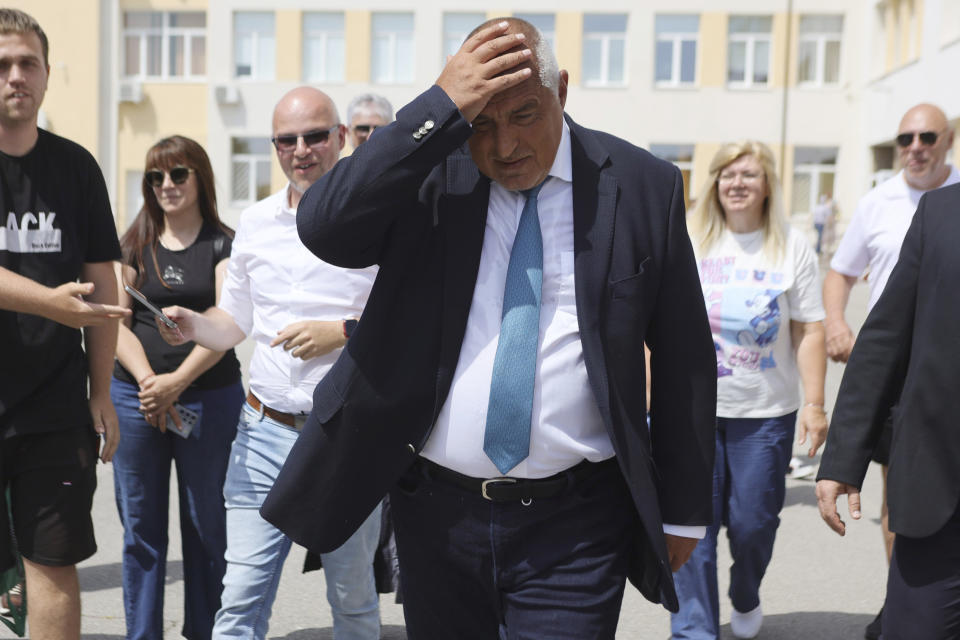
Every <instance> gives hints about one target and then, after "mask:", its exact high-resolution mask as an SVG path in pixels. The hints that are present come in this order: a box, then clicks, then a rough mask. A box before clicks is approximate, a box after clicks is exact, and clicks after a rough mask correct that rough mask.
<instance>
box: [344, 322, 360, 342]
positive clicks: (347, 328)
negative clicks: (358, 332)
mask: <svg viewBox="0 0 960 640" xmlns="http://www.w3.org/2000/svg"><path fill="white" fill-rule="evenodd" d="M358 322H359V321H358V320H357V319H356V318H346V319H345V320H344V321H343V337H344V338H349V337H350V336H352V335H353V331H354V329H356V328H357V323H358Z"/></svg>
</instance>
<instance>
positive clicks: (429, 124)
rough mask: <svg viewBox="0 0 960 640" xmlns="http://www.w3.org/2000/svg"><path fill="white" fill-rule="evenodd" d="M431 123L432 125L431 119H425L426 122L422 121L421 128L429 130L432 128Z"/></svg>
mask: <svg viewBox="0 0 960 640" xmlns="http://www.w3.org/2000/svg"><path fill="white" fill-rule="evenodd" d="M433 125H434V122H433V120H427V121H426V122H424V123H423V128H424V129H426V130H427V131H430V129H433Z"/></svg>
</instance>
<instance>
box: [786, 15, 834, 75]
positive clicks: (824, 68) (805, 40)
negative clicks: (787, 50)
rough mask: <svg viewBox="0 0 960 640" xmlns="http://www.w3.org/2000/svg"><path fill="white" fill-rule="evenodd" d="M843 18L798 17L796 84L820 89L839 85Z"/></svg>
mask: <svg viewBox="0 0 960 640" xmlns="http://www.w3.org/2000/svg"><path fill="white" fill-rule="evenodd" d="M842 33H843V16H800V44H799V49H798V65H799V66H798V68H797V80H798V82H799V83H800V84H804V85H812V86H823V85H829V84H837V83H838V82H840V38H841V34H842Z"/></svg>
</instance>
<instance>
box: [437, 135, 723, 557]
mask: <svg viewBox="0 0 960 640" xmlns="http://www.w3.org/2000/svg"><path fill="white" fill-rule="evenodd" d="M525 202H526V197H525V196H524V195H523V194H522V193H520V192H518V191H507V190H506V189H504V188H503V187H501V186H500V185H499V184H497V183H496V182H491V183H490V201H489V203H488V205H487V223H486V227H485V229H484V232H483V249H482V253H481V254H480V269H479V271H478V273H477V283H476V286H475V287H474V290H473V301H472V302H471V304H470V314H469V316H468V317H467V328H466V332H465V333H464V336H463V345H462V346H461V347H460V359H459V360H458V361H457V370H456V372H455V373H454V376H453V382H452V384H451V387H450V393H449V395H448V396H447V401H446V402H445V403H444V405H443V408H442V409H441V410H440V415H439V416H437V423H436V425H435V426H434V428H433V432H432V433H431V434H430V438H429V439H428V440H427V444H426V446H425V447H424V448H423V451H422V452H421V455H422V456H423V457H425V458H427V459H429V460H432V461H433V462H436V463H437V464H439V465H441V466H444V467H446V468H448V469H453V470H454V471H458V472H459V473H462V474H464V475H468V476H472V477H474V478H495V477H498V476H500V475H501V473H500V471H499V470H498V469H497V467H496V466H495V465H494V464H493V462H491V461H490V458H488V457H487V454H486V453H484V451H483V435H484V431H485V429H486V422H487V404H488V402H489V399H490V382H491V380H492V378H493V360H494V356H495V355H496V353H497V340H498V339H499V337H500V321H501V316H502V313H503V289H504V286H505V284H506V281H507V266H508V265H509V264H510V251H511V249H512V248H513V239H514V237H515V236H516V234H517V227H518V226H519V224H520V214H521V213H522V212H523V205H524V203H525ZM537 214H538V217H539V219H540V233H541V236H542V237H543V287H542V296H541V304H540V339H539V345H538V349H539V352H538V354H537V368H536V378H535V380H534V387H533V415H532V419H531V425H530V455H529V456H528V457H527V458H526V459H525V460H523V461H521V462H520V463H519V464H517V466H516V467H514V468H513V469H511V470H510V471H509V473H508V474H507V475H509V476H511V477H514V478H545V477H547V476H550V475H553V474H555V473H559V472H560V471H563V470H564V469H568V468H570V467H572V466H574V465H576V464H578V463H579V462H581V461H582V460H584V459H586V460H589V461H590V462H600V461H601V460H606V459H608V458H612V457H613V456H614V450H613V443H612V442H610V436H608V435H607V431H606V429H605V428H604V425H603V418H602V417H601V416H600V411H599V409H598V408H597V401H596V398H595V397H594V395H593V390H592V388H591V387H590V381H589V379H588V378H587V367H586V364H585V363H584V360H583V347H582V346H581V344H580V325H579V323H578V322H577V304H576V296H575V295H574V291H575V283H574V268H573V157H572V154H571V149H570V128H569V127H568V126H567V123H566V121H564V123H563V134H562V136H561V138H560V146H559V148H558V149H557V157H556V158H555V159H554V161H553V166H552V167H551V168H550V172H549V174H548V178H547V180H546V181H545V182H544V184H543V188H542V189H541V190H540V194H539V196H538V198H537ZM638 383H639V381H638ZM642 392H643V390H642V389H640V390H639V391H638V393H642ZM663 529H664V531H665V532H666V533H670V534H673V535H679V536H684V537H689V538H703V536H704V534H705V533H706V527H696V526H694V527H688V526H680V525H671V524H664V525H663Z"/></svg>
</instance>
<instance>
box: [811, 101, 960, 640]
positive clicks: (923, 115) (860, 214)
mask: <svg viewBox="0 0 960 640" xmlns="http://www.w3.org/2000/svg"><path fill="white" fill-rule="evenodd" d="M953 138H954V131H953V128H952V127H951V125H950V124H949V123H948V121H947V117H946V115H944V113H943V111H942V110H941V109H939V108H938V107H936V106H934V105H932V104H918V105H916V106H915V107H912V108H911V109H909V110H908V111H907V112H906V113H905V114H904V116H903V119H902V120H901V121H900V128H899V129H898V130H897V136H896V138H895V140H896V143H897V149H898V151H899V156H900V165H901V170H900V172H899V173H897V174H896V175H895V176H893V177H892V178H890V179H888V180H886V181H884V182H882V183H880V184H878V185H877V186H876V187H874V188H873V189H872V190H871V191H870V192H869V193H867V195H865V196H864V197H863V198H861V199H860V202H859V203H858V204H857V210H856V211H855V212H854V214H853V219H852V220H851V221H850V226H849V227H847V231H846V233H844V235H843V238H842V239H841V241H840V246H839V247H838V248H837V252H836V253H835V254H834V256H833V259H832V260H831V262H830V270H829V271H828V272H827V275H826V277H825V279H824V281H823V307H824V310H825V311H826V313H827V319H826V323H825V324H826V332H827V355H829V356H830V358H831V359H832V360H833V361H834V362H846V361H847V358H849V357H850V352H851V351H852V350H853V343H854V335H853V332H852V331H851V329H850V327H849V326H848V325H847V322H846V320H845V318H844V310H845V309H846V306H847V302H848V300H849V298H850V290H851V289H852V288H853V285H854V284H855V283H856V281H857V278H859V277H860V276H862V275H863V274H864V273H866V274H867V276H866V277H867V283H868V284H869V285H870V301H869V305H868V309H870V308H873V305H874V304H875V303H876V301H877V299H878V298H879V297H880V294H881V293H883V288H884V286H885V285H886V284H887V278H889V276H890V272H891V271H893V267H894V265H895V264H896V263H897V259H898V258H899V256H900V245H901V244H903V238H904V236H905V235H906V233H907V229H908V228H909V227H910V222H911V221H912V220H913V214H914V212H915V211H916V209H917V204H918V203H919V202H920V196H922V195H923V194H924V193H926V192H927V191H930V190H932V189H939V188H940V187H945V186H947V185H951V184H954V183H957V182H960V172H958V171H957V169H956V167H953V166H951V165H949V164H947V152H948V151H949V150H950V148H951V147H952V146H953ZM892 431H893V428H892V424H891V422H890V420H889V419H888V421H887V424H886V426H885V427H884V434H883V436H882V438H881V439H880V442H879V444H878V445H877V448H876V449H875V450H874V453H873V456H872V459H873V460H874V461H876V462H879V463H880V464H881V465H882V468H883V482H884V490H883V501H882V506H881V522H882V526H883V536H884V544H885V546H886V552H887V562H888V563H889V561H890V554H891V553H892V551H893V539H894V536H893V534H892V533H891V532H890V530H889V528H888V526H887V499H886V493H887V491H886V481H887V462H888V461H889V458H890V440H891V435H892ZM880 617H881V616H880V615H879V614H878V615H877V617H876V619H875V620H874V621H873V622H871V623H870V624H869V625H868V626H867V629H866V633H865V637H866V638H867V640H875V639H876V638H879V637H880V631H881V629H880Z"/></svg>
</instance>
